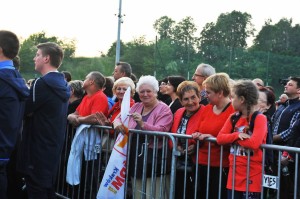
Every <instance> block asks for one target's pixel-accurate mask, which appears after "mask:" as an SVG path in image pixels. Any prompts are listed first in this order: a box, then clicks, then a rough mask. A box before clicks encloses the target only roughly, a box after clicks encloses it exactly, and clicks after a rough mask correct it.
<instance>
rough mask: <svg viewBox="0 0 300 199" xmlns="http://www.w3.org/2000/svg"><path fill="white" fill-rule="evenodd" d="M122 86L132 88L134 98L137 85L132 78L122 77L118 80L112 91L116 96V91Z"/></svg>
mask: <svg viewBox="0 0 300 199" xmlns="http://www.w3.org/2000/svg"><path fill="white" fill-rule="evenodd" d="M120 84H125V85H127V86H130V88H131V96H134V93H135V85H134V82H133V81H132V79H131V78H129V77H121V78H119V79H117V80H116V81H115V83H114V85H113V88H112V91H113V93H114V94H116V89H117V87H118V86H119V85H120Z"/></svg>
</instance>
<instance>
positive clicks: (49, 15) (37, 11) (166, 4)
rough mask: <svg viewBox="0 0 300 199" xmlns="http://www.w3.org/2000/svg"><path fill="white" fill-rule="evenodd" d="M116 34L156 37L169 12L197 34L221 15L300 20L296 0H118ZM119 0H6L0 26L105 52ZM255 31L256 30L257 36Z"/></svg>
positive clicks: (85, 51) (258, 23) (260, 21)
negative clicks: (186, 21) (191, 22)
mask: <svg viewBox="0 0 300 199" xmlns="http://www.w3.org/2000/svg"><path fill="white" fill-rule="evenodd" d="M121 4H122V5H121V13H122V15H125V16H123V17H122V19H123V23H122V25H121V31H120V38H121V40H122V41H123V42H129V41H132V40H133V39H135V38H139V37H141V36H145V38H146V39H147V41H155V37H156V32H155V30H154V28H153V24H154V22H155V21H156V20H157V19H159V18H160V17H162V16H168V17H169V18H171V19H173V20H174V21H176V22H179V21H181V20H182V19H184V18H185V17H188V16H190V17H192V18H193V19H194V23H195V25H196V27H197V29H198V31H197V33H196V36H199V34H200V32H201V30H202V29H203V27H204V26H205V24H206V23H210V22H214V23H215V22H216V21H217V18H218V16H219V15H220V14H221V13H230V12H232V11H233V10H236V11H240V12H247V13H248V14H250V15H251V16H252V20H251V22H252V23H253V24H254V26H255V28H256V30H257V32H258V31H259V30H260V29H261V27H262V26H263V25H264V23H265V21H266V20H268V19H272V22H273V23H272V24H275V23H277V22H278V21H279V20H280V19H282V18H287V19H290V18H292V19H293V25H295V24H300V12H299V8H298V6H296V5H298V3H297V0H285V1H279V0H274V1H271V0H209V1H201V0H184V1H179V0H151V1H145V0H121ZM119 6H120V0H85V1H79V0H50V1H38V0H9V1H8V0H7V1H2V2H1V17H0V29H2V30H10V31H13V32H15V33H16V34H17V35H18V36H19V38H20V39H21V41H22V40H24V39H26V38H28V37H29V36H30V35H31V34H35V33H39V32H42V31H44V32H45V33H46V36H49V37H50V36H56V37H58V38H59V39H62V40H66V41H68V40H70V39H74V40H75V41H76V53H75V56H84V57H95V56H100V54H101V52H103V53H107V51H108V49H109V48H110V47H111V45H112V43H113V42H115V41H116V40H117V33H118V17H117V15H118V13H119ZM257 32H256V34H257Z"/></svg>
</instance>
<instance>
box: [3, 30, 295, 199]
mask: <svg viewBox="0 0 300 199" xmlns="http://www.w3.org/2000/svg"><path fill="white" fill-rule="evenodd" d="M36 47H37V51H36V55H35V57H34V58H33V60H34V64H35V70H36V71H37V72H39V73H40V74H41V77H39V78H37V79H34V80H30V81H28V82H26V81H24V79H23V78H22V76H21V74H20V73H19V72H18V70H17V67H16V66H15V65H16V64H14V63H15V62H14V60H15V59H16V57H17V55H18V51H19V40H18V38H17V36H16V35H15V34H14V33H12V32H10V31H5V30H1V31H0V102H1V103H0V198H3V199H6V198H21V197H23V196H21V193H20V192H19V191H17V190H16V189H19V188H18V187H17V184H18V183H21V182H18V183H17V182H16V179H14V178H16V177H15V176H14V177H12V176H13V174H15V173H18V174H19V175H20V176H22V179H25V184H26V195H27V196H26V197H28V198H30V199H44V198H45V199H46V198H49V199H50V198H56V195H55V188H54V185H55V183H56V177H57V170H58V164H59V162H60V161H61V158H60V157H61V156H60V155H61V152H62V150H63V146H64V140H65V139H66V136H65V135H66V131H71V129H73V128H75V129H76V128H79V127H80V126H81V125H82V124H85V125H101V126H110V127H112V128H113V130H111V131H110V134H113V133H119V132H125V129H124V126H123V125H122V122H121V118H120V117H121V116H120V115H121V104H122V100H123V97H124V94H125V92H126V90H127V89H128V88H129V87H130V89H131V99H130V107H131V108H130V111H129V115H130V117H129V129H136V130H147V131H156V132H171V133H174V134H183V135H191V136H192V138H193V139H189V140H188V141H186V139H180V138H179V139H177V150H178V151H179V154H180V155H179V156H178V158H177V165H176V167H177V170H176V182H175V187H176V188H175V198H183V194H185V196H184V197H185V198H193V197H194V193H195V192H196V193H197V198H207V194H209V198H218V196H219V195H220V194H221V196H222V197H221V198H232V196H233V194H234V198H237V199H242V198H252V199H258V198H261V186H262V180H261V177H262V172H263V170H262V163H263V152H262V150H261V148H260V146H261V145H262V144H266V143H273V144H276V145H282V146H291V147H300V140H299V138H300V135H299V132H300V130H299V129H300V99H299V97H300V77H290V78H289V81H288V82H287V83H286V85H285V86H284V92H283V94H282V95H281V96H280V97H279V99H280V100H278V101H275V99H276V98H275V94H274V90H273V88H272V87H270V86H264V82H263V81H262V80H261V79H259V78H256V79H253V80H246V79H242V80H233V79H231V78H230V77H229V75H228V74H226V73H222V72H216V71H215V68H214V67H213V66H211V65H209V64H205V63H201V64H199V65H198V66H197V67H196V69H195V73H194V74H193V77H192V81H191V80H187V79H185V78H184V77H182V76H179V75H172V76H168V77H165V78H163V79H161V80H157V79H156V77H154V76H151V75H144V76H141V77H140V78H137V77H136V76H135V75H134V73H133V71H132V68H131V65H130V64H129V63H128V62H119V63H116V65H115V68H114V70H113V74H112V76H107V77H105V76H104V75H103V74H102V73H101V72H99V71H91V72H89V73H88V74H87V75H86V77H85V79H84V81H81V80H72V75H71V72H69V71H59V67H60V65H61V63H62V60H63V50H62V48H61V47H60V46H59V45H58V44H56V43H52V42H46V43H41V44H38V45H37V46H36ZM208 138H216V141H217V143H210V142H208V141H207V139H208ZM107 139H108V140H111V141H113V139H115V137H112V136H108V137H107ZM145 139H147V138H146V137H145V136H142V135H138V136H137V135H135V134H133V135H132V140H131V148H130V151H129V153H130V159H129V168H127V169H128V178H130V180H129V181H135V183H136V184H135V185H136V187H135V190H133V191H132V192H133V193H132V194H134V195H135V198H139V197H140V196H141V193H142V192H141V190H142V186H143V182H142V175H143V170H141V169H137V168H143V164H144V163H145V162H144V156H145V155H146V154H144V153H143V147H148V154H147V164H148V167H149V168H151V161H152V154H153V153H154V152H155V153H156V156H157V157H158V159H162V158H161V157H162V151H163V150H162V148H163V143H162V140H160V139H158V143H154V142H153V140H151V139H150V141H149V143H148V144H147V145H145ZM110 143H111V142H110ZM197 143H198V144H197ZM199 143H200V144H199ZM168 147H169V148H172V147H173V146H172V145H171V144H169V146H168ZM108 148H110V149H111V148H112V146H109V147H108ZM221 151H222V152H221ZM67 153H69V151H68V152H67ZM197 154H198V156H197ZM221 154H222V156H221ZM266 154H267V155H266V158H265V160H266V161H265V168H266V170H265V172H269V174H272V172H273V175H277V169H278V164H277V163H278V161H279V162H280V164H281V165H282V168H285V169H286V170H287V172H288V175H287V173H286V172H285V173H284V172H281V174H280V178H281V180H282V181H281V183H280V185H281V186H280V198H290V197H292V196H293V194H294V193H293V188H294V184H293V183H294V173H295V172H296V171H295V162H296V161H295V158H296V157H297V156H296V155H295V154H294V153H290V152H288V151H283V152H282V155H281V157H280V156H279V155H278V153H273V152H272V151H271V152H270V151H269V152H267V153H266ZM248 156H249V157H250V167H249V179H247V176H246V175H247V157H248ZM186 157H187V158H186ZM92 164H93V161H84V162H83V167H91V165H92ZM160 164H161V162H158V168H160V166H159V165H160ZM99 168H100V167H99ZM296 169H297V168H296ZM196 170H197V171H196ZM286 170H285V171H286ZM208 171H209V176H210V177H209V178H210V179H209V183H208V184H207V176H208ZM220 171H222V173H221V174H220ZM100 172H101V171H99V170H97V169H96V170H95V173H92V174H84V173H82V174H81V175H87V176H82V178H83V177H88V178H97V177H99V176H100V175H101V174H100ZM161 172H162V171H160V170H159V169H158V171H157V173H161ZM195 174H197V177H195ZM298 175H299V171H298ZM233 176H234V177H233ZM296 177H297V176H296ZM298 177H299V176H298ZM133 178H136V179H133ZM196 179H197V182H195V180H196ZM146 180H147V182H148V183H146V184H147V187H146V193H150V191H151V190H150V189H151V186H152V184H151V173H150V172H148V170H147V172H146ZM183 181H184V182H185V183H184V184H185V185H184V186H183V185H182V182H183ZM157 183H158V184H157V185H156V186H157V187H159V182H157ZM167 183H169V182H167ZM247 183H248V184H247ZM21 184H22V183H21ZM219 184H221V191H220V193H219V192H218V191H216V187H218V186H219ZM299 184H300V182H298V188H299ZM194 185H197V187H194ZM90 186H91V187H92V186H95V185H90ZM207 186H209V187H207ZM96 190H97V188H95V189H94V193H90V194H91V197H92V198H95V197H96V192H95V191H96ZM207 190H208V191H207ZM158 191H159V189H156V193H154V195H155V198H158V196H159V193H158ZM246 194H248V195H247V196H246ZM265 194H266V196H268V197H269V198H271V197H276V192H275V191H273V192H272V191H269V192H267V193H265ZM298 195H300V193H299V191H298ZM85 196H87V195H85ZM80 197H82V196H80ZM89 197H90V196H89ZM166 197H167V195H166V196H165V195H164V196H163V198H166Z"/></svg>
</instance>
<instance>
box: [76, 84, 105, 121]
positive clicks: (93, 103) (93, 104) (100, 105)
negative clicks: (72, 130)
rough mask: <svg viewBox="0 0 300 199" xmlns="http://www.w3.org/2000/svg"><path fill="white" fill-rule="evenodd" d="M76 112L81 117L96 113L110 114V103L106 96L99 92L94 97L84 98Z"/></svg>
mask: <svg viewBox="0 0 300 199" xmlns="http://www.w3.org/2000/svg"><path fill="white" fill-rule="evenodd" d="M76 111H77V112H78V114H79V115H80V116H83V117H85V116H88V115H91V114H93V113H96V112H102V113H103V114H104V115H105V116H107V113H108V101H107V97H106V95H105V94H104V93H103V92H102V90H99V91H98V92H96V93H95V94H94V95H92V96H88V95H86V96H84V97H83V99H82V101H81V103H80V104H79V106H78V107H77V109H76Z"/></svg>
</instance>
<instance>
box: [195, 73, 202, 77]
mask: <svg viewBox="0 0 300 199" xmlns="http://www.w3.org/2000/svg"><path fill="white" fill-rule="evenodd" d="M194 76H196V77H205V76H204V75H199V74H196V73H194Z"/></svg>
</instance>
